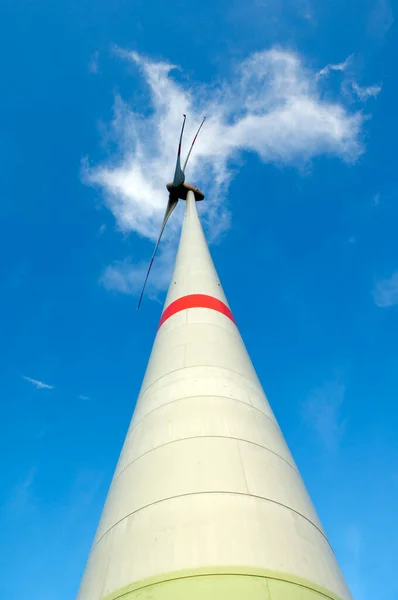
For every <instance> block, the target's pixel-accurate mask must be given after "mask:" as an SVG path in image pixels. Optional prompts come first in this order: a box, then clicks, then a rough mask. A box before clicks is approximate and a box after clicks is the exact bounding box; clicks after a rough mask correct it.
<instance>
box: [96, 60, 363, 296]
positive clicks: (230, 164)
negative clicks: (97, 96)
mask: <svg viewBox="0 0 398 600" xmlns="http://www.w3.org/2000/svg"><path fill="white" fill-rule="evenodd" d="M119 54H121V55H123V57H124V58H126V59H128V60H129V61H132V62H133V63H134V64H136V65H137V67H138V68H139V69H140V72H141V74H142V76H143V79H144V81H145V83H146V85H147V87H148V89H149V92H150V104H151V112H148V111H146V112H145V113H144V114H142V113H140V112H139V111H138V110H133V109H132V108H130V107H129V106H128V105H127V104H126V103H125V102H124V101H123V100H122V99H121V98H120V97H117V98H116V100H115V105H114V119H113V121H112V123H111V135H112V136H113V139H114V140H115V141H116V143H117V144H118V148H119V151H118V155H117V156H115V157H114V158H113V159H112V160H111V161H109V162H105V163H103V164H100V165H97V166H93V167H89V166H88V165H86V166H85V168H84V178H85V181H86V182H87V183H89V184H92V185H97V186H99V187H100V188H101V189H102V191H103V194H104V198H105V203H106V205H107V206H108V208H109V209H110V210H111V211H112V213H113V215H114V217H115V219H116V222H117V224H118V226H119V228H120V229H121V230H122V231H124V232H131V231H133V232H136V233H138V234H139V235H141V236H143V237H146V238H149V239H151V240H155V238H156V237H157V235H158V231H159V226H160V222H161V219H162V217H163V213H164V209H165V205H166V198H167V196H166V194H167V192H166V190H165V183H166V182H167V180H170V179H171V178H172V175H173V171H174V164H175V156H176V145H177V140H178V134H179V128H180V126H181V121H182V114H183V113H186V114H187V115H188V120H187V127H186V136H185V150H186V149H187V146H188V144H189V143H190V141H191V139H192V135H193V133H194V131H195V130H196V128H197V126H198V124H199V123H200V121H201V119H202V117H203V115H206V116H207V120H206V124H205V128H204V130H203V132H202V134H201V136H200V137H199V139H198V142H197V146H196V148H195V152H194V154H193V155H192V157H191V163H190V165H189V166H188V173H187V179H188V180H189V181H193V182H194V183H195V184H197V185H199V186H200V187H202V189H203V190H204V191H205V193H206V197H207V198H206V200H205V202H204V203H203V207H202V217H203V220H204V223H205V226H206V227H207V231H208V235H209V236H210V238H212V237H213V238H214V237H216V236H217V235H218V234H219V233H221V232H222V231H223V230H225V229H227V228H228V227H229V213H228V210H227V209H226V207H225V202H223V200H224V198H225V195H226V192H227V189H228V185H229V183H230V181H231V179H232V177H233V176H234V175H235V174H236V170H237V168H238V167H239V164H240V160H241V155H242V153H243V152H251V153H254V154H257V155H258V156H259V157H260V159H261V160H262V161H264V162H266V163H274V164H279V165H280V164H293V165H303V163H305V162H307V161H309V160H311V159H312V158H314V157H316V156H319V155H322V154H329V155H334V156H339V157H340V158H342V159H343V160H345V161H347V162H350V161H354V160H355V159H356V158H357V157H358V156H359V155H360V154H361V153H362V151H363V147H362V144H361V140H360V134H361V128H362V124H363V121H364V116H363V115H362V114H361V113H360V112H349V111H348V110H347V108H345V106H344V105H343V104H342V102H340V101H335V102H332V101H328V100H325V99H324V98H323V97H322V90H321V89H320V85H321V82H320V81H317V78H316V76H315V74H314V72H312V71H311V70H310V69H308V68H307V67H306V65H305V64H304V61H303V60H302V58H301V57H300V56H299V55H298V54H296V53H294V52H290V51H285V50H281V49H279V48H273V49H271V50H267V51H264V52H257V53H254V54H252V55H251V56H250V57H249V58H247V59H246V60H244V61H243V62H242V63H241V64H239V65H237V66H236V68H235V70H234V75H233V76H232V78H231V80H230V81H228V82H221V83H218V84H217V85H210V84H209V85H199V84H198V85H196V84H188V83H187V82H186V81H185V80H184V78H183V76H182V75H181V74H180V73H179V74H178V78H177V77H174V76H173V73H174V72H175V70H176V67H174V66H173V65H171V64H169V63H165V62H154V61H151V60H149V59H147V58H144V57H142V56H140V55H138V54H137V53H134V52H131V53H128V52H120V51H119ZM347 60H348V59H347ZM343 64H344V63H342V64H341V65H333V66H331V65H329V67H328V68H329V69H331V68H334V69H342V68H343ZM318 75H319V74H318ZM318 79H319V77H318ZM178 230H179V221H178V219H177V218H176V217H175V215H173V218H172V219H170V222H169V223H168V225H167V228H166V232H167V235H168V238H169V245H168V244H167V243H166V244H165V243H163V242H162V247H161V254H160V256H162V257H163V263H162V264H163V267H162V268H160V265H159V263H160V260H162V259H159V258H158V275H160V280H159V281H157V282H156V283H154V282H155V273H154V274H153V275H152V276H151V278H150V282H152V283H150V285H151V284H152V287H153V291H155V290H154V288H156V287H157V288H158V289H159V288H164V287H165V286H167V282H168V277H166V276H165V275H164V274H163V273H164V272H166V271H165V270H167V269H166V258H167V256H171V254H172V252H171V249H170V248H171V247H172V248H174V247H175V239H176V233H177V231H178ZM149 257H150V249H148V259H149ZM155 265H156V261H155ZM146 267H147V260H146V259H145V262H144V263H142V262H141V259H140V260H134V262H131V261H123V262H118V263H115V264H113V265H111V266H109V267H108V268H107V269H106V271H105V273H104V275H103V277H102V282H103V283H104V285H105V286H106V287H108V288H113V289H117V290H119V291H122V292H125V293H134V294H137V293H139V290H140V287H141V284H142V282H143V279H144V273H145V270H146ZM155 268H156V267H155Z"/></svg>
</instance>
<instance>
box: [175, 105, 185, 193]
mask: <svg viewBox="0 0 398 600" xmlns="http://www.w3.org/2000/svg"><path fill="white" fill-rule="evenodd" d="M183 116H184V120H183V122H182V127H181V133H180V141H179V144H178V152H177V163H176V169H175V171H174V179H173V187H179V186H180V185H182V184H183V183H184V181H185V175H184V171H183V170H182V169H181V144H182V136H183V133H184V127H185V121H186V118H187V116H186V115H183Z"/></svg>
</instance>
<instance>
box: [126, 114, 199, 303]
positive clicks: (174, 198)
mask: <svg viewBox="0 0 398 600" xmlns="http://www.w3.org/2000/svg"><path fill="white" fill-rule="evenodd" d="M183 117H184V119H183V122H182V126H181V132H180V141H179V143H178V150H177V162H176V168H175V171H174V178H173V181H172V182H171V183H168V184H167V186H166V187H167V189H168V191H169V199H168V202H167V206H166V211H165V213H164V217H163V221H162V225H161V227H160V232H159V236H158V239H157V241H156V244H155V249H154V251H153V254H152V258H151V261H150V263H149V267H148V271H147V274H146V276H145V281H144V285H143V286H142V291H141V295H140V299H139V301H138V306H137V310H138V309H139V308H140V306H141V302H142V298H143V296H144V291H145V286H146V283H147V281H148V277H149V273H150V272H151V269H152V265H153V261H154V260H155V256H156V252H157V249H158V247H159V244H160V240H161V237H162V235H163V231H164V228H165V227H166V223H167V221H168V220H169V217H170V215H171V213H172V212H173V210H174V209H175V207H176V206H177V204H178V200H179V199H180V198H181V200H186V199H187V193H188V191H189V190H191V191H192V192H193V193H194V195H195V198H196V200H203V199H204V194H202V192H201V191H200V190H199V189H198V188H197V187H195V186H194V185H192V184H191V183H185V169H186V167H187V164H188V161H189V157H190V156H191V152H192V148H193V147H194V145H195V142H196V140H197V137H198V135H199V133H200V130H201V129H202V127H203V124H204V122H205V120H206V117H203V120H202V122H201V124H200V125H199V129H198V131H197V132H196V134H195V137H194V138H193V140H192V144H191V147H190V149H189V152H188V154H187V157H186V159H185V162H184V166H183V167H182V168H181V146H182V138H183V135H184V128H185V121H186V118H187V116H186V115H185V114H184V115H183Z"/></svg>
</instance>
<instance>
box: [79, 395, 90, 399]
mask: <svg viewBox="0 0 398 600" xmlns="http://www.w3.org/2000/svg"><path fill="white" fill-rule="evenodd" d="M78 398H79V400H90V396H84V395H83V394H80V395H79V396H78Z"/></svg>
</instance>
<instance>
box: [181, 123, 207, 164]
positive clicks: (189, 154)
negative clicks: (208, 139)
mask: <svg viewBox="0 0 398 600" xmlns="http://www.w3.org/2000/svg"><path fill="white" fill-rule="evenodd" d="M205 121H206V117H203V121H202V122H201V124H200V125H199V129H198V131H197V132H196V135H195V137H194V138H193V142H192V144H191V147H190V149H189V152H188V156H187V157H186V159H185V162H184V166H183V167H182V170H183V172H184V173H185V168H186V166H187V164H188V161H189V157H190V156H191V152H192V148H193V147H194V144H195V142H196V138H197V137H198V135H199V132H200V130H201V129H202V127H203V123H204V122H205Z"/></svg>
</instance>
